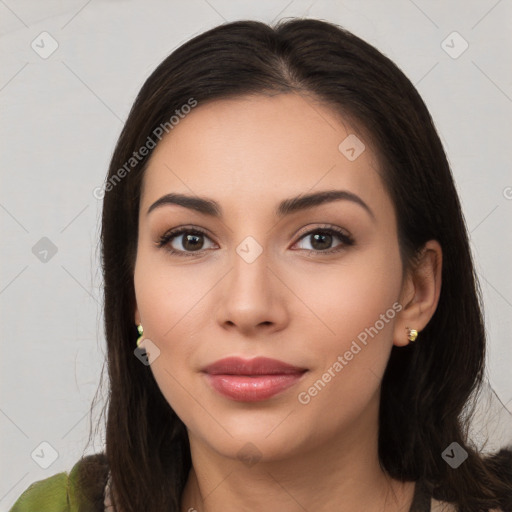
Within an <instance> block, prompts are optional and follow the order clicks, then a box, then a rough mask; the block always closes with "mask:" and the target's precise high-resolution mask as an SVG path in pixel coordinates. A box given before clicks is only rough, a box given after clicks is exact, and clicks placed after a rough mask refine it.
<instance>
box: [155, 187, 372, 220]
mask: <svg viewBox="0 0 512 512" xmlns="http://www.w3.org/2000/svg"><path fill="white" fill-rule="evenodd" d="M341 200H345V201H351V202H352V203H355V204H357V205H359V206H361V207H362V208H363V209H364V210H365V211H366V212H367V213H368V214H369V216H370V217H371V218H372V219H373V220H375V214H374V213H373V211H372V210H371V209H370V207H369V206H368V205H367V204H366V203H365V202H364V201H363V200H362V199H361V198H360V197H359V196H358V195H356V194H354V193H352V192H349V191H347V190H324V191H322V192H314V193H311V194H306V195H299V196H296V197H291V198H289V199H285V200H283V201H281V202H280V203H279V206H278V207H277V208H276V210H275V214H276V216H277V217H278V218H282V217H285V216H286V215H291V214H292V213H296V212H298V211H301V210H306V209H309V208H314V207H315V206H319V205H321V204H325V203H331V202H334V201H341ZM169 204H175V205H178V206H183V207H184V208H188V209H190V210H195V211H197V212H199V213H202V214H204V215H208V216H211V217H216V218H220V217H222V216H223V213H222V208H221V206H220V205H219V203H217V201H214V200H213V199H209V198H207V197H198V196H189V195H185V194H177V193H170V194H166V195H164V196H162V197H161V198H160V199H157V200H156V201H155V202H154V203H153V204H152V205H151V206H150V207H149V208H148V211H147V213H146V215H149V213H151V212H152V211H153V210H155V209H156V208H159V207H161V206H164V205H169Z"/></svg>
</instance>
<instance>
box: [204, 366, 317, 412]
mask: <svg viewBox="0 0 512 512" xmlns="http://www.w3.org/2000/svg"><path fill="white" fill-rule="evenodd" d="M202 371H203V372H204V374H205V377H206V380H207V381H208V383H209V384H210V385H211V387H212V388H213V389H214V390H215V391H217V392H218V393H220V394H221V395H223V396H225V397H227V398H230V399H232V400H235V401H239V402H256V401H262V400H267V399H269V398H271V397H273V396H275V395H277V394H278V393H281V392H283V391H285V390H286V389H288V388H290V387H291V386H293V385H294V384H296V383H297V382H298V381H299V380H300V379H301V378H302V376H303V375H304V373H305V372H306V371H307V370H306V369H305V368H299V367H297V366H292V365H290V364H287V363H284V362H283V361H278V360H276V359H269V358H266V357H257V358H254V359H242V358H239V357H228V358H226V359H221V360H219V361H216V362H215V363H213V364H210V365H208V366H206V367H205V368H204V369H203V370H202Z"/></svg>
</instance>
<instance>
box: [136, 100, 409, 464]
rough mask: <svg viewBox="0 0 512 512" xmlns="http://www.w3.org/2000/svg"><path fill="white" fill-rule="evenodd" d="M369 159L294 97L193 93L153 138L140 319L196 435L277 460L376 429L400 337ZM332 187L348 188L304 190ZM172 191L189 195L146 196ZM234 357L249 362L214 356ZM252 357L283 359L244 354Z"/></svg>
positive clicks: (220, 447) (391, 230) (392, 261)
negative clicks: (194, 98) (187, 106)
mask: <svg viewBox="0 0 512 512" xmlns="http://www.w3.org/2000/svg"><path fill="white" fill-rule="evenodd" d="M347 137H348V139H347ZM356 137H358V138H356ZM361 143H363V144H365V148H364V146H362V145H361ZM376 169H378V162H377V160H376V157H375V154H374V153H373V152H372V150H371V148H370V146H369V142H368V141H365V140H362V136H360V135H359V136H357V135H355V133H354V130H353V129H352V128H351V127H350V126H348V125H346V124H343V123H342V122H341V121H340V119H339V117H336V116H335V115H334V114H333V113H332V111H331V109H329V108H328V107H326V106H324V105H320V104H318V103H315V102H313V100H311V99H306V98H303V97H301V96H299V95H295V94H280V95H276V96H273V97H268V96H263V95H262V96H253V97H250V98H249V97H244V98H238V99H230V100H220V101H215V102H212V103H209V104H205V105H201V104H199V105H198V106H197V107H196V108H195V109H193V110H192V111H191V113H190V114H188V115H187V116H186V117H185V118H184V119H181V120H180V122H179V124H177V125H175V126H174V127H173V129H172V131H171V132H170V133H169V134H168V135H167V136H166V137H164V138H163V139H162V141H161V142H160V143H159V144H158V146H157V147H156V148H155V150H154V152H153V154H152V157H151V160H150V163H149V166H148V168H147V171H146V174H145V177H144V183H143V191H142V197H141V203H140V215H139V239H138V250H137V259H136V266H135V276H134V280H135V292H136V299H137V308H136V311H135V317H134V321H136V322H138V321H140V322H141V323H142V325H143V327H144V337H145V338H146V342H145V343H146V347H147V348H148V351H149V352H150V354H151V350H153V351H154V350H155V348H154V347H155V346H156V347H157V348H158V349H159V351H160V352H159V353H158V352H153V355H152V357H155V354H158V355H157V357H155V359H154V361H153V362H152V364H151V365H150V369H151V371H152V372H153V374H154V377H155V379H156V381H157V383H158V385H159V387H160V390H161V391H162V393H163V395H164V396H165V398H166V399H167V401H168V402H169V404H170V405H171V407H172V408H173V409H174V410H175V411H176V413H177V414H178V416H179V417H180V418H181V419H182V421H183V422H184V423H185V425H186V426H187V429H188V431H189V436H190V439H191V443H194V444H195V445H197V446H199V445H201V446H203V447H204V448H210V449H212V450H214V451H216V452H217V453H218V454H221V455H224V456H227V457H232V458H236V457H238V458H240V457H242V458H243V457H244V456H245V457H247V456H248V457H251V456H253V455H254V456H255V457H256V456H257V457H258V458H259V457H262V458H264V459H265V460H277V459H283V458H285V457H288V456H291V455H294V454H295V455H296V454H298V453H300V452H304V451H306V450H310V449H311V448H315V447H319V446H320V445H321V444H323V443H329V444H331V443H332V442H333V441H334V440H335V439H338V441H339V440H343V443H353V442H354V440H356V438H357V437H358V436H365V437H368V435H369V433H371V432H375V431H376V429H377V417H378V404H379V390H380V383H381V379H382V376H383V372H384V370H385V367H386V364H387V360H388V357H389V354H390V350H391V348H392V345H393V343H394V342H395V343H396V344H402V343H403V342H405V341H406V335H407V334H406V332H405V329H404V328H403V326H400V329H399V326H398V323H397V318H399V317H400V315H399V311H400V309H401V308H402V305H401V304H400V297H401V293H402V284H403V283H402V264H401V260H400V255H399V247H398V239H397V229H396V218H395V214H394V209H393V205H392V202H391V200H390V198H389V196H388V194H387V193H386V191H385V190H384V187H383V185H382V182H381V179H380V177H379V175H378V173H377V170H376ZM326 191H336V192H342V194H339V196H338V198H337V199H336V200H333V199H331V200H325V201H316V200H312V201H310V202H308V201H306V200H305V199H306V198H307V197H308V196H310V195H312V194H313V195H314V194H319V193H323V192H326ZM167 194H179V195H183V196H187V197H189V198H190V200H189V203H188V205H189V207H186V206H185V205H183V204H182V205H178V204H175V203H173V202H172V200H171V197H170V196H169V197H168V198H167V200H162V201H160V202H159V204H157V205H155V202H157V201H158V200H160V199H161V198H163V197H165V196H166V195H167ZM292 198H296V199H295V200H293V201H291V199H292ZM203 201H212V202H215V204H216V214H215V215H214V214H213V212H214V210H215V208H212V207H211V206H208V207H206V206H205V204H204V203H203ZM152 205H154V206H153V208H151V206H152ZM193 205H202V206H201V208H193V207H192V206H193ZM150 209H151V211H150V212H149V213H148V210H150ZM199 209H201V211H199ZM177 228H180V229H181V228H185V229H184V231H185V232H184V233H181V234H177V235H174V236H173V237H172V236H170V235H169V232H170V231H171V230H175V229H177ZM198 232H199V233H198ZM172 251H175V252H172ZM149 340H150V341H149ZM151 347H153V348H151ZM134 348H135V347H134ZM232 357H236V358H242V359H243V360H245V361H246V363H247V365H244V364H240V362H238V363H237V362H235V363H232V362H231V363H229V361H228V362H227V363H226V364H225V365H221V366H218V367H217V368H215V367H214V368H212V367H211V366H210V365H212V364H213V363H215V362H217V361H219V360H222V359H225V358H232ZM260 357H264V358H270V359H273V360H277V361H280V362H281V363H286V364H287V365H290V366H288V367H287V366H285V365H283V364H281V363H276V362H274V363H273V364H262V365H257V364H255V365H252V366H251V364H250V363H248V360H252V359H254V358H260ZM242 363H243V362H242ZM267 363H268V362H267ZM141 364H142V363H141ZM208 367H210V368H208ZM148 371H149V370H148ZM248 443H251V445H249V444H248ZM244 450H245V451H246V452H247V453H244ZM251 450H252V451H253V452H254V453H249V452H250V451H251Z"/></svg>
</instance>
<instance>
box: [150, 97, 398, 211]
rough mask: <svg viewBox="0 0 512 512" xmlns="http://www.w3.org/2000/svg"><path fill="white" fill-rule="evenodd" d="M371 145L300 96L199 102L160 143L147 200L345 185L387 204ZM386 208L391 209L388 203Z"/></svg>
mask: <svg viewBox="0 0 512 512" xmlns="http://www.w3.org/2000/svg"><path fill="white" fill-rule="evenodd" d="M378 166H379V164H378V161H377V158H376V155H375V154H374V152H373V150H372V149H371V147H370V142H369V141H368V140H366V139H365V137H364V135H363V134H362V133H361V132H360V131H359V130H356V128H354V127H352V126H351V125H349V124H348V123H347V121H346V120H344V119H343V118H341V116H340V115H339V114H337V113H336V112H335V111H334V109H333V108H332V107H329V106H327V105H325V104H322V103H320V102H318V101H315V100H314V99H313V98H311V97H306V96H301V95H298V94H277V95H273V96H266V95H254V96H244V97H239V98H232V99H223V100H216V101H211V102H208V103H205V104H203V105H202V104H201V103H199V104H198V106H196V107H195V108H194V109H193V110H192V111H191V112H190V113H189V114H187V115H186V116H184V118H182V119H180V121H179V123H177V124H176V125H174V126H173V128H172V130H171V131H170V132H169V133H168V134H167V135H166V136H165V137H164V138H163V139H162V141H161V142H159V143H158V145H157V147H156V148H155V149H154V151H153V154H152V155H151V159H150V161H149V163H148V166H147V170H146V175H145V177H144V193H143V203H144V204H147V203H148V202H150V201H154V200H156V199H158V197H159V196H160V195H162V194H164V193H167V192H170V191H180V192H184V193H188V194H197V195H206V196H210V197H215V198H217V199H218V200H219V202H222V201H223V200H224V199H225V200H226V201H228V200H229V201H230V202H231V203H232V204H234V203H233V201H236V200H237V199H238V203H239V204H238V206H239V207H244V205H245V206H246V205H247V203H245V200H247V199H250V198H255V197H259V198H261V197H273V198H274V202H276V201H277V200H278V199H281V198H282V197H285V196H286V197H288V196H290V195H297V194H301V193H307V192H311V191H315V190H317V189H318V190H325V189H332V188H343V189H346V190H349V191H351V192H353V193H355V194H358V195H360V196H364V197H367V198H371V201H372V202H373V204H376V203H377V204H376V206H377V207H378V206H379V204H378V203H382V206H383V207H386V206H387V207H389V201H390V200H389V197H387V194H386V193H385V191H384V187H383V186H382V181H381V178H380V175H379V167H378ZM386 203H387V205H386Z"/></svg>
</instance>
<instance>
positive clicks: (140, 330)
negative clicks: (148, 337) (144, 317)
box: [137, 324, 144, 347]
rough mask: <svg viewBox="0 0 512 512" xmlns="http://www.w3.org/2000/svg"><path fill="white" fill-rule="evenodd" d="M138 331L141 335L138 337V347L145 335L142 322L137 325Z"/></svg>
mask: <svg viewBox="0 0 512 512" xmlns="http://www.w3.org/2000/svg"><path fill="white" fill-rule="evenodd" d="M137 332H138V333H139V335H140V336H139V337H138V338H137V347H139V346H140V344H141V342H142V337H143V335H144V328H143V327H142V324H139V325H138V326H137Z"/></svg>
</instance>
